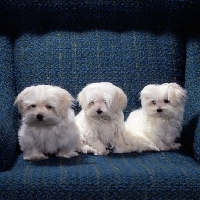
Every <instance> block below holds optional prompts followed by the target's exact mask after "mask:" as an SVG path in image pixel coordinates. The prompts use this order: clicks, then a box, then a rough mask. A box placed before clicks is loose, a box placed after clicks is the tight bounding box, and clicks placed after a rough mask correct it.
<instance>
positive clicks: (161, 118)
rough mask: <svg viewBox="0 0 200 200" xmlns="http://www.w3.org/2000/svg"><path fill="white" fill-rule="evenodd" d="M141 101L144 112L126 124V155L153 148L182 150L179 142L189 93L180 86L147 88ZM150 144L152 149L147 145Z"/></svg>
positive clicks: (137, 111)
mask: <svg viewBox="0 0 200 200" xmlns="http://www.w3.org/2000/svg"><path fill="white" fill-rule="evenodd" d="M140 99H141V104H142V108H141V109H138V110H135V111H133V112H132V113H130V115H129V117H128V119H127V121H126V122H125V127H126V133H125V136H124V141H125V143H126V144H127V146H124V147H125V149H124V152H128V151H132V150H134V151H138V152H141V151H144V150H152V148H151V147H152V146H153V147H157V148H158V150H160V151H165V150H170V149H178V148H179V147H180V146H181V144H179V143H176V142H175V140H176V138H177V137H179V136H180V132H181V130H182V121H183V112H184V103H185V100H186V91H185V90H184V89H183V88H181V87H180V86H179V85H178V84H176V83H165V84H162V85H147V86H146V87H144V89H143V90H142V91H141V96H140ZM148 140H149V141H150V142H151V143H150V144H151V146H149V145H146V144H147V143H148V142H149V141H148ZM145 143H146V144H145ZM155 150H156V148H155Z"/></svg>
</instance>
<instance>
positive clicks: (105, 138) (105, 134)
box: [88, 119, 118, 145]
mask: <svg viewBox="0 0 200 200" xmlns="http://www.w3.org/2000/svg"><path fill="white" fill-rule="evenodd" d="M88 122H89V121H88ZM90 128H91V130H89V132H88V135H90V136H91V137H93V136H95V137H97V138H99V139H100V140H101V142H102V143H104V144H105V145H109V144H113V141H114V139H115V137H116V134H117V132H118V124H117V121H116V120H111V119H109V120H108V119H107V120H96V121H93V122H92V123H90Z"/></svg>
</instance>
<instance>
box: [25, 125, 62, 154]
mask: <svg viewBox="0 0 200 200" xmlns="http://www.w3.org/2000/svg"><path fill="white" fill-rule="evenodd" d="M28 131H29V134H30V137H32V138H33V140H34V145H35V146H36V147H37V148H38V149H40V150H41V151H42V152H43V153H50V154H54V153H57V151H58V150H59V149H58V148H59V146H60V141H61V138H62V133H61V130H60V128H59V127H58V126H49V127H33V128H30V127H29V129H28Z"/></svg>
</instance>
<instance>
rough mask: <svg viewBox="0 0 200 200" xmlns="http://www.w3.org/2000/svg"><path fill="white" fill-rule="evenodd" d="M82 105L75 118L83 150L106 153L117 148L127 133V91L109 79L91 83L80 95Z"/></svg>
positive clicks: (98, 153) (99, 153)
mask: <svg viewBox="0 0 200 200" xmlns="http://www.w3.org/2000/svg"><path fill="white" fill-rule="evenodd" d="M78 101H79V104H80V105H81V107H82V110H81V112H80V113H79V114H78V115H77V116H76V118H75V121H76V123H77V125H78V127H79V129H80V133H81V144H82V145H81V147H80V150H81V151H82V152H83V153H86V154H87V153H93V154H95V155H107V154H108V153H109V149H114V150H115V149H117V148H118V146H120V141H122V139H121V138H122V136H123V134H124V130H125V126H124V115H123V112H122V110H123V108H124V107H125V106H126V104H127V97H126V95H125V93H124V92H123V91H122V90H121V89H120V88H118V87H116V86H114V85H113V84H112V83H109V82H100V83H92V84H89V85H87V86H86V87H85V88H83V90H82V91H81V92H80V93H79V94H78Z"/></svg>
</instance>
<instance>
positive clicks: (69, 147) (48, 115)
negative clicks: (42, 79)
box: [15, 85, 80, 160]
mask: <svg viewBox="0 0 200 200" xmlns="http://www.w3.org/2000/svg"><path fill="white" fill-rule="evenodd" d="M73 100H74V99H73V97H72V96H71V95H70V94H69V93H68V92H67V91H66V90H64V89H62V88H60V87H56V86H50V85H38V86H31V87H27V88H25V89H24V90H23V91H22V92H21V93H20V94H19V95H18V96H17V98H16V101H15V104H17V105H18V110H19V112H20V113H21V115H22V124H21V127H20V129H19V132H18V135H19V144H20V147H21V150H22V151H23V158H24V160H40V159H47V158H48V157H47V154H56V156H58V157H65V158H70V157H73V156H77V155H78V153H77V152H75V151H76V150H77V148H78V145H79V140H80V135H79V132H78V128H77V126H76V125H75V120H74V118H75V116H74V111H73V110H72V109H71V108H70V106H71V105H72V101H73Z"/></svg>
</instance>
